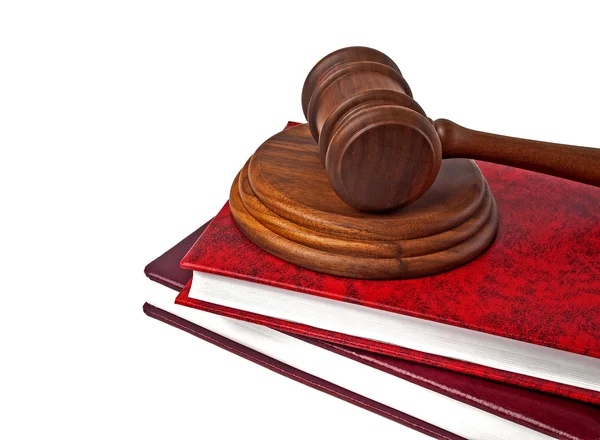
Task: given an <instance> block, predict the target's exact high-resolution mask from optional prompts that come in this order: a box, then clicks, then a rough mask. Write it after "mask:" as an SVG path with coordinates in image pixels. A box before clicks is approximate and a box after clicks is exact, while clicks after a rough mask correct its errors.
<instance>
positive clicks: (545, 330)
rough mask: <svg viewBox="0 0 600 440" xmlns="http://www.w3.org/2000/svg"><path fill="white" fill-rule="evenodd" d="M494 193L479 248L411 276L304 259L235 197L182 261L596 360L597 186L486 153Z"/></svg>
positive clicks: (583, 394) (582, 393)
mask: <svg viewBox="0 0 600 440" xmlns="http://www.w3.org/2000/svg"><path fill="white" fill-rule="evenodd" d="M479 166H480V168H481V170H482V172H483V174H484V175H485V177H486V179H487V180H488V182H489V185H490V187H491V189H492V191H493V193H494V196H495V197H496V200H497V203H498V209H499V213H500V226H499V231H498V237H497V239H496V241H495V242H494V243H493V244H492V246H491V247H490V248H489V249H488V250H487V251H486V252H485V253H484V254H483V255H482V256H480V257H479V258H477V259H475V260H474V261H472V262H470V263H468V264H466V265H464V266H462V267H460V268H457V269H455V270H452V271H449V272H446V273H442V274H439V275H435V276H431V277H425V278H418V279H412V280H396V281H369V280H356V279H347V278H342V277H336V276H331V275H327V274H322V273H317V272H313V271H310V270H306V269H303V268H299V267H297V266H294V265H292V264H290V263H287V262H285V261H282V260H280V259H278V258H276V257H274V256H272V255H270V254H268V253H267V252H265V251H263V250H262V249H260V248H259V247H257V246H256V245H254V244H253V243H251V242H250V241H249V240H248V239H246V237H245V236H244V235H243V234H242V233H241V232H240V231H239V230H238V229H237V227H236V226H235V224H234V222H233V219H232V217H231V215H230V212H229V207H228V205H225V207H224V208H223V209H222V210H221V212H220V213H219V214H218V215H217V217H216V218H215V220H214V221H213V222H212V223H211V225H210V226H209V227H208V228H207V230H206V231H205V233H204V234H203V235H202V237H201V238H200V239H199V240H198V241H197V242H196V243H195V244H194V246H193V247H192V248H191V250H190V251H189V253H188V254H187V255H186V256H185V258H184V259H183V260H182V263H181V267H182V268H185V269H190V270H197V271H203V272H209V273H214V274H218V275H224V276H229V277H235V278H239V279H243V280H247V281H252V282H256V283H263V284H269V285H273V286H276V287H280V288H284V289H289V290H295V291H299V292H302V293H306V294H311V295H317V296H322V297H326V298H330V299H335V300H340V301H348V302H352V303H355V304H359V305H362V306H366V307H374V308H378V309H382V310H386V311H390V312H394V313H399V314H404V315H408V316H413V317H417V318H421V319H426V320H431V321H436V322H441V323H444V324H449V325H454V326H459V327H463V328H467V329H470V330H476V331H480V332H484V333H489V334H493V335H497V336H502V337H506V338H511V339H516V340H520V341H524V342H529V343H533V344H538V345H543V346H547V347H552V348H556V349H559V350H565V351H570V352H574V353H578V354H583V355H586V356H590V357H596V358H600V325H598V324H599V323H600V259H599V258H598V257H599V256H600V209H599V207H600V191H598V189H597V188H593V187H590V186H586V185H583V184H579V183H575V182H569V181H566V180H562V179H557V178H554V177H550V176H545V175H541V174H537V173H533V172H529V171H523V170H518V169H515V168H509V167H505V166H501V165H494V164H488V163H479ZM178 302H179V303H180V304H185V305H189V306H192V307H198V308H202V309H204V310H210V311H213V312H216V313H221V314H226V315H227V316H231V317H235V318H239V319H245V320H249V321H252V322H257V323H260V324H264V325H268V326H271V327H274V328H279V329H281V330H284V331H288V332H294V333H298V334H304V335H308V336H311V337H315V338H319V339H323V340H327V341H330V342H335V343H342V344H346V345H348V346H352V347H356V348H361V349H366V350H370V351H374V352H379V353H382V354H387V355H392V356H396V357H400V358H405V359H411V360H416V361H419V362H423V363H427V364H430V365H436V366H441V367H444V368H449V369H452V370H455V371H461V372H466V373H469V374H473V375H477V376H482V377H486V378H490V379H494V380H499V381H503V382H508V383H512V384H516V385H519V386H525V387H532V388H535V389H539V390H542V391H546V392H551V393H556V394H560V395H566V396H569V397H572V398H576V399H580V400H583V401H587V402H595V403H600V393H598V392H596V391H589V390H584V389H581V388H576V387H573V386H568V385H560V384H556V383H553V382H549V381H545V380H542V379H535V378H531V377H528V376H523V375H519V374H516V373H509V372H506V371H501V370H495V369H492V368H489V367H483V366H478V365H474V364H469V363H467V362H463V361H457V360H451V359H447V358H442V357H440V356H435V355H431V354H427V353H421V352H416V351H414V350H407V349H404V348H402V347H398V346H393V345H390V344H385V343H379V342H374V341H368V340H364V339H362V338H357V337H354V336H348V335H344V334H339V333H335V332H331V331H325V330H323V329H319V328H315V327H310V326H306V325H302V324H293V323H289V322H285V321H281V320H278V319H275V318H269V317H266V316H262V315H257V314H253V313H249V312H242V311H237V310H233V309H227V308H225V307H222V306H214V305H212V304H209V303H206V302H202V301H199V300H196V299H193V298H189V297H186V296H185V295H181V296H180V297H179V298H178Z"/></svg>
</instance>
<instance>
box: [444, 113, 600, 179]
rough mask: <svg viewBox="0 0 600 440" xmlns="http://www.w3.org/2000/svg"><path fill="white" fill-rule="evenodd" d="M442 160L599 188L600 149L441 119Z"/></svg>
mask: <svg viewBox="0 0 600 440" xmlns="http://www.w3.org/2000/svg"><path fill="white" fill-rule="evenodd" d="M434 124H435V127H436V129H437V131H438V133H439V135H440V138H441V141H442V147H443V157H444V158H453V157H468V158H470V159H478V160H484V161H486V162H494V163H499V164H502V165H509V166H512V167H517V168H522V169H525V170H530V171H536V172H538V173H543V174H549V175H551V176H557V177H562V178H565V179H569V180H574V181H576V182H582V183H587V184H588V185H594V186H598V187H600V148H588V147H578V146H575V145H565V144H555V143H551V142H541V141H533V140H528V139H519V138H515V137H509V136H501V135H498V134H492V133H485V132H482V131H476V130H470V129H468V128H465V127H461V126H460V125H458V124H456V123H454V122H452V121H449V120H447V119H438V120H437V121H435V123H434Z"/></svg>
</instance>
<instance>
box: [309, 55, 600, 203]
mask: <svg viewBox="0 0 600 440" xmlns="http://www.w3.org/2000/svg"><path fill="white" fill-rule="evenodd" d="M302 107H303V110H304V114H305V115H306V117H307V120H308V124H309V127H310V130H311V133H312V136H313V138H314V139H315V141H317V143H318V145H319V155H320V159H321V162H322V163H323V165H324V166H325V169H326V175H327V177H328V179H329V182H330V184H331V186H332V188H333V190H334V191H335V192H336V194H337V195H338V196H339V197H340V198H341V199H342V200H344V201H345V202H346V203H348V204H349V205H351V206H353V207H354V208H356V209H359V210H363V211H368V212H385V211H389V210H393V209H396V208H399V207H402V206H407V205H409V204H411V203H413V202H414V201H415V200H417V199H418V198H419V197H421V196H422V195H423V194H425V192H426V191H427V190H428V189H429V187H430V186H431V185H432V183H433V182H434V180H435V179H436V176H437V173H438V172H439V170H440V167H441V161H442V158H469V159H478V160H484V161H489V162H495V163H500V164H504V165H510V166H514V167H519V168H523V169H527V170H532V171H537V172H541V173H545V174H549V175H553V176H558V177H562V178H566V179H570V180H574V181H578V182H583V183H587V184H591V185H595V186H600V150H598V149H593V148H586V147H577V146H572V145H563V144H554V143H549V142H538V141H532V140H525V139H517V138H512V137H508V136H500V135H495V134H490V133H483V132H479V131H474V130H469V129H466V128H464V127H461V126H459V125H457V124H455V123H453V122H451V121H448V120H446V119H439V120H437V121H436V122H435V123H434V122H433V121H432V120H431V119H429V118H428V117H427V115H426V114H425V112H424V111H423V109H422V108H421V107H420V106H419V104H417V103H416V102H415V100H414V99H413V97H412V92H411V91H410V88H409V87H408V84H407V82H406V80H405V79H404V77H403V76H402V73H401V72H400V69H399V68H398V66H397V65H396V64H395V63H394V62H393V61H392V60H391V59H390V58H389V57H387V56H386V55H385V54H383V53H381V52H379V51H377V50H374V49H370V48H366V47H347V48H345V49H341V50H338V51H336V52H333V53H331V54H329V55H327V56H326V57H325V58H323V59H322V60H321V61H319V62H318V63H317V65H316V66H315V67H314V68H313V69H312V70H311V72H310V73H309V74H308V77H307V78H306V82H305V84H304V88H303V90H302Z"/></svg>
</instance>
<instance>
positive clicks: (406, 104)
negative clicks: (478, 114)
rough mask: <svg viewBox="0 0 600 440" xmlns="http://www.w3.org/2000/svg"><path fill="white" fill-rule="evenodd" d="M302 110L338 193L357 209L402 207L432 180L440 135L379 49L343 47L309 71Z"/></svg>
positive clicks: (438, 162) (438, 159)
mask: <svg viewBox="0 0 600 440" xmlns="http://www.w3.org/2000/svg"><path fill="white" fill-rule="evenodd" d="M302 108H303V110H304V116H306V119H307V121H308V124H309V127H310V130H311V133H312V135H313V137H314V139H315V141H316V142H317V143H318V146H319V154H320V157H321V161H322V162H323V165H324V166H325V169H326V172H327V176H328V178H329V181H330V183H331V186H332V187H333V189H334V191H335V192H336V193H337V195H338V196H339V197H340V198H341V199H342V200H344V201H345V202H346V203H348V204H349V205H351V206H353V207H354V208H356V209H359V210H361V211H370V212H381V211H388V210H391V209H395V208H399V207H401V206H405V205H408V204H409V203H412V202H413V201H415V200H416V199H418V198H419V197H420V196H421V195H422V194H423V193H424V192H425V191H427V189H428V188H429V187H430V186H431V184H432V183H433V181H434V180H435V178H436V176H437V173H438V171H439V168H440V165H441V159H442V148H441V143H440V139H439V136H438V134H437V132H436V129H435V128H434V126H433V124H432V122H431V120H430V119H429V118H427V116H426V115H425V112H424V111H423V109H422V108H421V106H419V104H417V103H416V101H415V100H414V99H413V98H412V92H411V90H410V87H409V86H408V84H407V83H406V81H405V80H404V78H403V76H402V73H400V69H398V66H396V64H395V63H394V62H393V61H392V60H391V59H390V58H388V57H387V56H386V55H385V54H383V53H381V52H379V51H377V50H374V49H370V48H366V47H348V48H345V49H341V50H338V51H336V52H333V53H331V54H329V55H327V56H326V57H325V58H323V59H322V60H321V61H319V62H318V63H317V64H316V65H315V67H313V69H312V70H311V71H310V73H309V74H308V77H307V78H306V81H305V83H304V87H303V89H302Z"/></svg>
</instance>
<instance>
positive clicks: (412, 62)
mask: <svg viewBox="0 0 600 440" xmlns="http://www.w3.org/2000/svg"><path fill="white" fill-rule="evenodd" d="M598 16H599V15H598V11H597V8H596V7H594V3H593V2H589V3H588V4H587V6H586V4H584V3H578V2H569V6H568V7H555V6H553V5H552V4H550V3H549V2H539V3H527V4H525V2H518V3H514V4H510V3H509V2H501V3H500V2H499V3H498V5H497V6H496V7H491V6H485V7H484V6H483V5H482V4H476V3H474V4H466V3H460V2H459V3H457V2H453V5H452V6H449V5H444V4H443V3H434V2H416V1H410V2H398V1H396V2H390V3H387V4H386V3H382V2H377V1H373V0H371V1H363V2H357V3H352V2H339V3H337V4H333V3H327V2H324V1H321V2H315V3H312V2H297V3H295V4H291V3H285V4H284V3H283V2H281V3H277V4H272V5H267V4H259V3H258V2H244V3H240V4H237V5H236V4H233V3H230V2H210V3H208V2H200V1H189V2H181V1H164V2H158V1H139V2H134V1H124V0H119V1H102V2H82V1H72V2H66V1H55V2H41V1H40V2H37V3H36V2H29V1H14V2H11V1H4V2H2V3H0V148H1V156H0V184H1V186H0V194H1V199H0V202H1V203H0V210H1V213H2V215H1V216H0V219H1V220H0V221H1V227H0V239H1V242H0V258H1V261H0V263H1V265H0V270H1V272H0V274H1V281H0V283H1V284H0V293H1V296H0V298H1V300H0V301H1V311H2V318H1V319H0V326H1V328H0V338H1V347H0V348H1V352H0V353H1V354H0V357H1V360H0V406H1V409H0V419H1V421H0V437H2V438H11V439H12V438H63V439H67V438H102V439H104V438H145V439H149V438H160V439H164V438H194V439H196V438H234V437H242V436H243V437H244V438H259V437H260V438H263V439H279V438H282V437H283V438H306V437H312V438H325V437H329V438H369V437H371V436H373V435H375V434H376V435H378V436H379V435H381V436H384V435H385V436H396V437H398V425H396V424H394V423H392V422H390V421H388V420H386V419H383V418H381V417H378V416H375V415H373V414H371V413H369V412H366V411H363V410H361V409H358V408H356V407H354V406H352V405H350V404H347V403H345V402H342V401H339V400H336V399H335V398H333V397H330V396H327V395H325V394H322V393H320V392H317V391H315V390H312V389H310V388H307V387H305V386H303V385H299V384H297V383H295V382H293V381H291V380H288V379H285V378H283V377H280V376H278V375H276V374H274V373H271V372H270V371H268V370H265V369H263V368H261V367H258V366H256V365H254V364H251V363H250V362H247V361H245V360H242V359H240V358H237V357H236V356H234V355H231V354H229V353H226V352H224V351H222V350H220V349H217V348H215V347H213V346H211V345H209V344H207V343H204V342H202V341H200V340H197V339H196V338H194V337H192V336H189V335H187V334H184V333H182V332H181V331H178V330H175V329H173V328H170V327H168V326H166V325H164V324H162V323H159V322H158V321H155V320H152V319H149V318H148V317H146V316H145V315H144V314H143V312H142V304H143V303H144V301H146V300H152V299H153V298H164V297H165V295H170V296H173V293H172V291H170V290H168V289H166V288H164V287H162V286H159V285H157V284H155V283H152V282H150V281H149V280H147V279H146V278H145V276H144V274H143V268H144V266H145V265H146V264H147V263H148V262H149V261H151V260H152V259H154V258H155V257H157V256H158V255H160V254H161V253H162V252H163V251H164V250H166V249H167V248H169V247H170V246H172V245H173V244H175V243H176V242H177V241H179V240H180V239H181V238H183V237H184V236H186V235H187V234H188V233H190V232H191V231H193V230H194V229H196V228H197V227H198V226H200V225H201V224H202V223H204V222H205V221H206V220H208V219H209V218H210V217H212V216H213V215H214V214H215V213H216V212H217V211H218V210H219V209H220V207H221V206H222V205H223V203H224V202H225V201H226V199H227V197H228V191H229V186H230V183H231V181H232V179H233V178H234V176H235V174H236V173H237V171H238V170H239V169H240V168H241V166H242V165H243V163H244V162H245V161H246V160H247V158H248V157H249V156H250V155H251V154H252V152H253V151H254V150H255V149H256V148H257V147H258V146H259V145H260V143H261V142H262V141H263V140H265V139H266V138H268V137H269V136H270V135H272V134H273V133H275V132H276V131H278V130H280V129H281V128H282V127H283V126H284V125H285V123H286V121H287V120H297V121H303V115H302V111H301V106H300V92H301V88H302V84H303V81H304V78H305V76H306V74H307V73H308V71H309V70H310V69H311V67H312V66H313V65H314V64H315V63H316V62H317V61H318V60H319V59H320V58H321V57H322V56H324V55H326V54H327V53H329V52H331V51H333V50H335V49H338V48H341V47H344V46H349V45H367V46H371V47H375V48H377V49H379V50H381V51H383V52H384V53H386V54H388V55H389V56H390V57H391V58H392V59H394V60H395V61H396V62H397V64H398V65H399V66H400V68H401V70H402V72H403V74H404V76H405V77H406V79H407V80H408V82H409V84H410V85H411V87H412V90H413V92H414V96H415V98H416V100H417V101H418V102H419V103H420V104H421V105H422V106H423V108H424V109H425V110H426V111H427V113H428V115H429V116H431V117H432V118H434V119H435V118H438V117H446V118H449V119H452V120H455V121H456V122H458V123H460V124H462V125H465V126H468V127H471V128H475V129H480V130H487V131H495V132H499V133H503V134H511V135H514V136H521V137H529V138H538V139H542V140H549V141H555V142H565V143H573V144H579V145H591V146H594V145H595V146H600V135H599V134H598V128H597V127H598V107H597V103H598V102H600V82H599V81H598V78H600V66H599V65H598V53H599V52H600V44H599V43H600V27H599V26H598V24H597V20H598Z"/></svg>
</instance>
